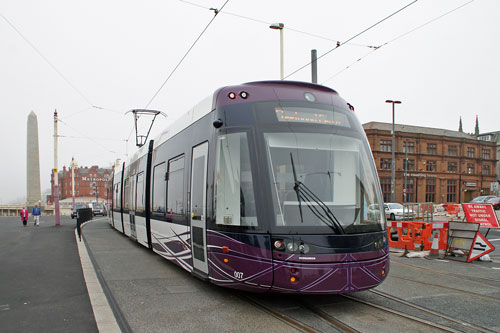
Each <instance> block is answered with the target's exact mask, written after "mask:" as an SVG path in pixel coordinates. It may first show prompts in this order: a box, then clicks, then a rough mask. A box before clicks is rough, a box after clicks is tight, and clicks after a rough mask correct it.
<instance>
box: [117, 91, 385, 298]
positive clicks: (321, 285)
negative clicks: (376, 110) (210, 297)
mask: <svg viewBox="0 0 500 333" xmlns="http://www.w3.org/2000/svg"><path fill="white" fill-rule="evenodd" d="M383 212H384V210H383V207H382V195H381V190H380V184H379V182H378V177H377V172H376V169H375V165H374V161H373V157H372V155H371V151H370V147H369V145H368V141H367V139H366V136H365V134H364V131H363V128H362V127H361V124H360V123H359V121H358V119H357V117H356V116H355V114H354V112H353V108H352V107H351V106H350V105H349V104H348V103H346V102H345V101H344V100H343V99H342V98H340V97H339V95H338V93H337V92H336V91H334V90H332V89H330V88H327V87H324V86H320V85H316V84H310V83H305V82H289V81H263V82H251V83H245V84H242V85H237V86H228V87H223V88H220V89H218V90H217V91H216V92H215V93H214V94H213V95H212V96H210V97H209V98H207V99H206V100H204V101H202V102H201V103H200V104H198V105H196V106H195V107H194V108H192V109H191V110H189V111H188V112H187V113H186V114H184V115H183V116H182V117H181V118H179V119H178V120H177V121H176V122H175V123H174V124H173V125H172V126H170V127H169V128H168V129H166V130H165V131H164V132H163V133H162V134H161V135H160V136H159V137H158V138H156V139H154V140H150V141H149V144H148V145H144V146H143V147H141V148H140V149H139V150H138V151H137V153H136V154H135V155H134V157H133V158H132V159H131V161H130V162H127V163H123V164H122V165H121V166H119V167H117V168H116V169H115V173H114V176H113V196H112V209H111V214H109V216H110V220H109V222H110V224H111V225H112V226H113V227H114V228H115V229H117V230H118V231H120V232H122V233H124V234H125V235H127V236H128V237H130V238H132V239H134V240H136V241H137V242H138V243H139V244H141V245H143V246H146V247H148V248H150V249H151V250H152V251H154V252H156V253H157V254H159V255H161V256H162V257H164V258H165V259H168V260H170V261H172V262H174V263H176V264H177V265H179V266H180V267H182V268H184V269H186V270H187V271H189V272H191V274H193V275H195V276H196V277H198V278H201V279H204V280H208V281H210V282H212V283H214V284H216V285H219V286H224V287H229V288H235V289H241V290H247V291H253V292H276V293H312V294H321V293H325V294H327V293H348V292H354V291H359V290H364V289H368V288H373V287H375V286H377V285H378V284H380V283H381V282H382V281H383V280H384V279H385V277H386V276H387V274H388V272H389V251H388V241H387V233H386V227H385V215H384V213H383Z"/></svg>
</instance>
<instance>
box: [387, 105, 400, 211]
mask: <svg viewBox="0 0 500 333" xmlns="http://www.w3.org/2000/svg"><path fill="white" fill-rule="evenodd" d="M385 102H386V103H391V104H392V131H391V134H392V146H391V151H392V164H391V172H392V175H391V202H396V193H395V179H396V156H395V153H396V143H395V141H396V140H395V137H394V104H401V101H393V100H390V99H388V100H386V101H385Z"/></svg>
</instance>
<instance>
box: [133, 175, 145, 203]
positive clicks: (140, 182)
mask: <svg viewBox="0 0 500 333" xmlns="http://www.w3.org/2000/svg"><path fill="white" fill-rule="evenodd" d="M135 211H136V212H144V172H141V173H140V174H138V175H137V187H136V197H135Z"/></svg>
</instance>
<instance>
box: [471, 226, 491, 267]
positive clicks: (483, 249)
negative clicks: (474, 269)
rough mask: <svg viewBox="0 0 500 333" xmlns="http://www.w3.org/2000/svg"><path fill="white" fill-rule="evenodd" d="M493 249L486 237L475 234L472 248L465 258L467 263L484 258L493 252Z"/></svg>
mask: <svg viewBox="0 0 500 333" xmlns="http://www.w3.org/2000/svg"><path fill="white" fill-rule="evenodd" d="M494 250H495V247H494V246H493V244H491V243H490V242H489V241H488V240H487V239H486V237H484V236H483V234H482V233H480V232H477V233H476V238H474V243H473V244H472V248H471V249H470V252H469V257H468V258H467V262H471V261H473V260H476V259H477V258H479V257H482V256H484V255H485V254H487V253H490V252H491V251H494Z"/></svg>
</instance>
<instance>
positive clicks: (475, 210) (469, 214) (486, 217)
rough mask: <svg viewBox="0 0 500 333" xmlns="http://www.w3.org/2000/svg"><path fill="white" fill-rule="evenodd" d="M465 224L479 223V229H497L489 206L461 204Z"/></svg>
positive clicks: (496, 223) (495, 218)
mask: <svg viewBox="0 0 500 333" xmlns="http://www.w3.org/2000/svg"><path fill="white" fill-rule="evenodd" d="M462 207H463V209H464V213H465V217H466V218H467V222H472V223H481V228H499V227H500V226H499V224H498V219H497V216H496V215H495V211H494V210H493V206H492V205H490V204H462Z"/></svg>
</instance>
